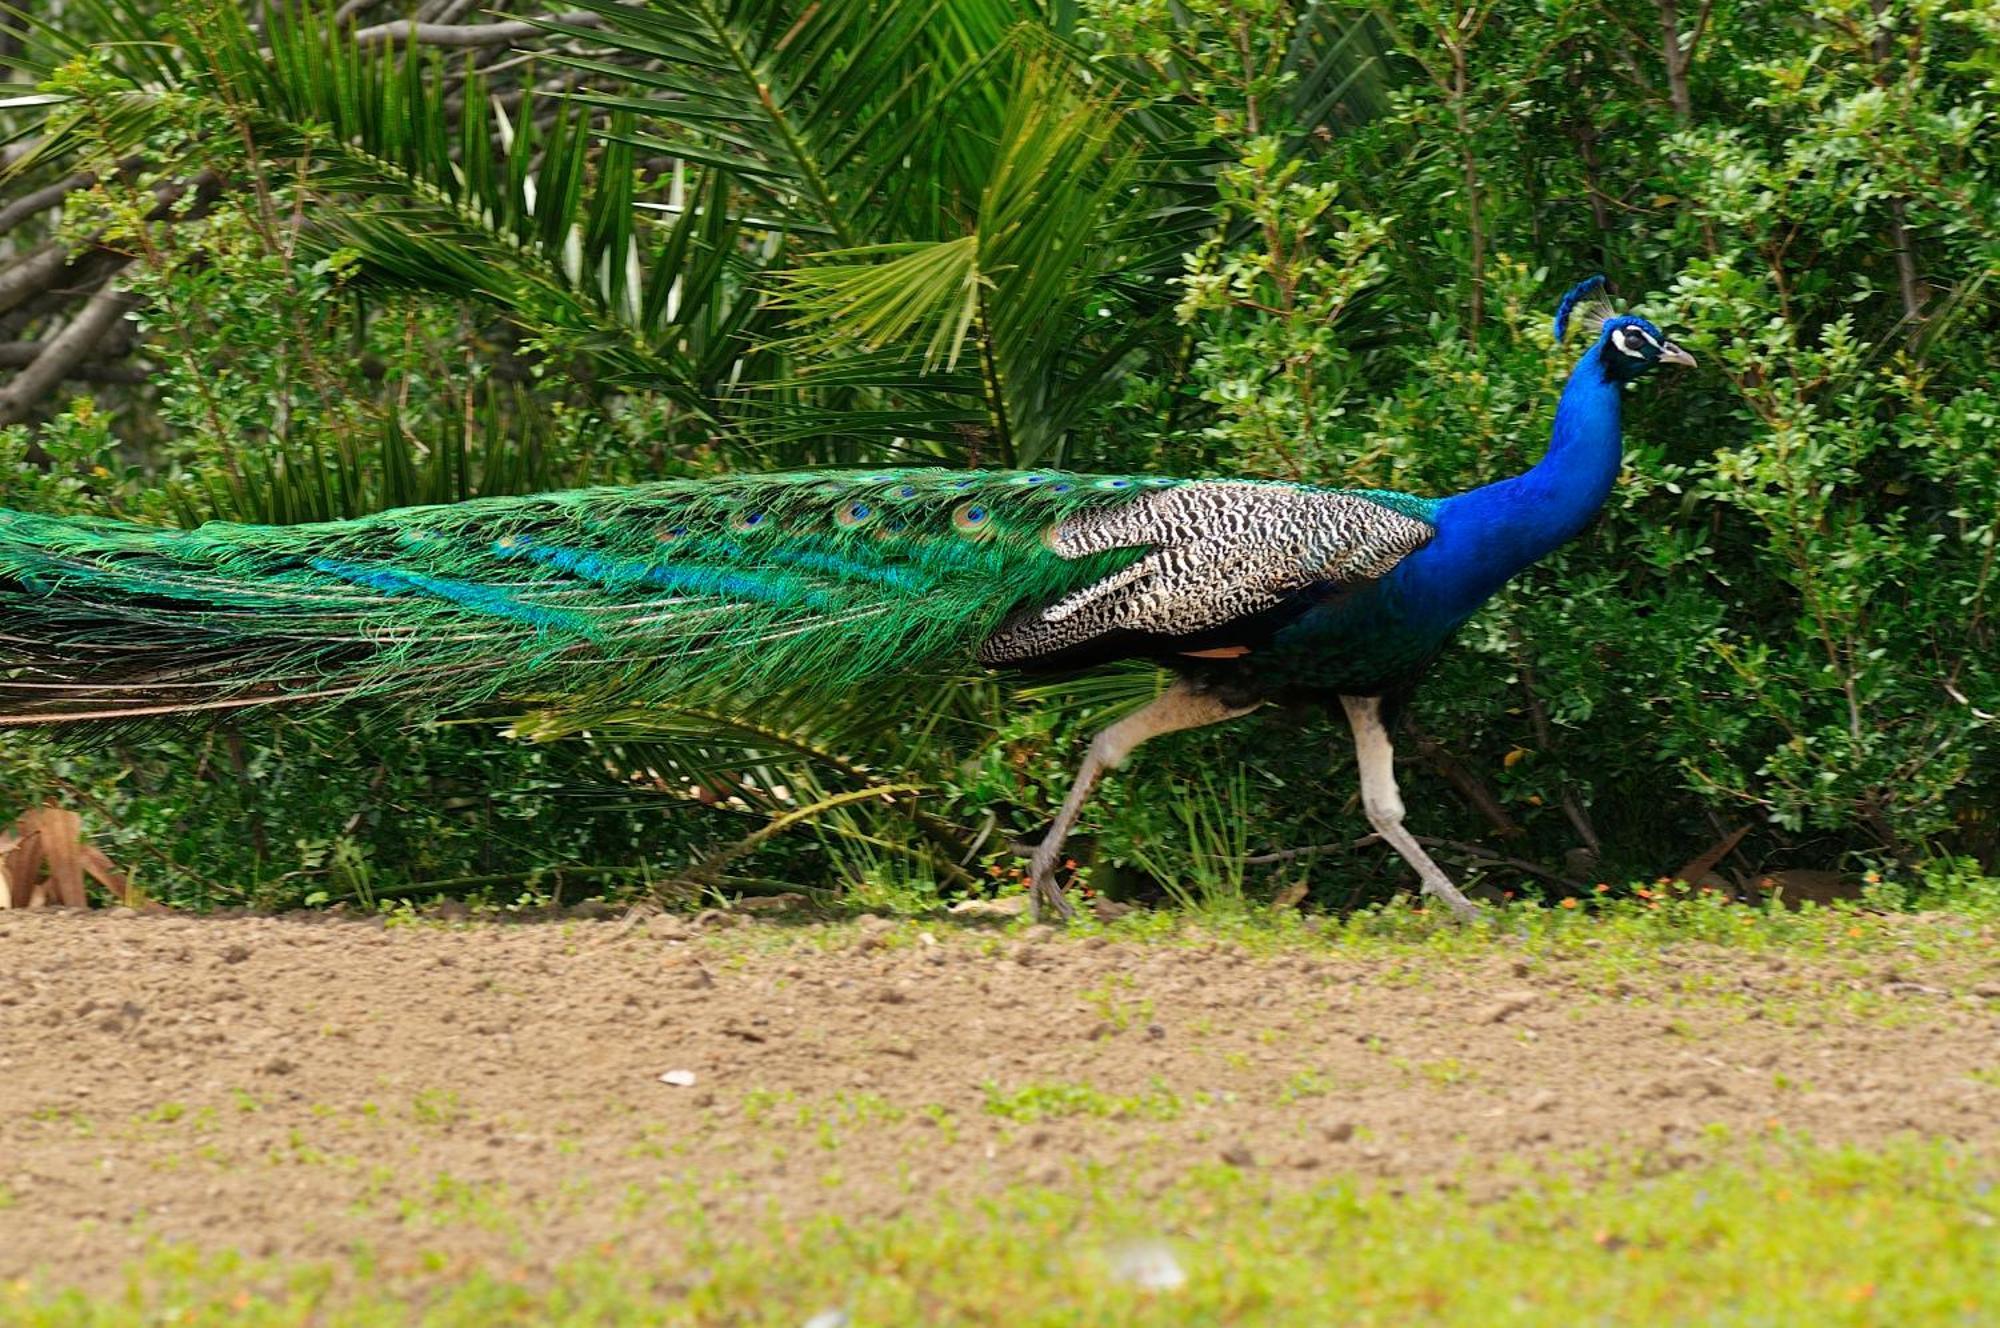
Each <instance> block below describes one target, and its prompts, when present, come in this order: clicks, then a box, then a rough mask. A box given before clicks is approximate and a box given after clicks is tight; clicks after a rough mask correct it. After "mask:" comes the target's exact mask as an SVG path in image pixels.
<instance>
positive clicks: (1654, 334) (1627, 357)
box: [1556, 277, 1694, 383]
mask: <svg viewBox="0 0 2000 1328" xmlns="http://www.w3.org/2000/svg"><path fill="white" fill-rule="evenodd" d="M1572 322H1574V323H1578V324H1580V325H1581V326H1583V327H1584V328H1585V329H1586V330H1588V331H1590V332H1593V333H1595V334H1596V337H1597V344H1596V345H1595V346H1593V347H1592V348H1591V349H1592V350H1593V351H1594V352H1595V358H1596V360H1597V362H1598V364H1599V365H1600V366H1601V367H1602V369H1603V371H1604V376H1605V377H1606V378H1608V379H1610V380H1611V381H1612V382H1614V383H1629V382H1632V381H1633V380H1634V379H1637V378H1639V377H1640V376H1641V375H1643V374H1645V373H1647V372H1648V371H1650V370H1652V369H1655V368H1657V367H1659V366H1660V365H1662V364H1680V365H1686V366H1689V367H1692V366H1693V364H1694V356H1692V355H1690V354H1688V353H1687V352H1686V351H1684V350H1682V349H1681V348H1680V347H1679V346H1676V345H1675V344H1674V343H1673V342H1671V341H1669V340H1667V337H1666V334H1665V333H1663V332H1661V331H1660V329H1659V328H1657V327H1655V326H1653V324H1651V323H1650V322H1648V321H1647V320H1645V319H1643V318H1641V317H1639V315H1637V314H1621V313H1619V312H1618V311H1617V310H1615V309H1613V308H1612V307H1611V300H1610V297H1609V296H1607V295H1606V294H1605V291H1604V278H1603V277H1591V278H1589V279H1588V280H1585V281H1580V282H1578V283H1577V284H1576V285H1574V286H1572V287H1570V289H1569V293H1568V294H1567V295H1564V296H1563V298H1562V304H1561V305H1559V306H1558V307H1557V309H1556V340H1557V341H1561V340H1562V339H1563V334H1564V333H1566V332H1568V331H1569V327H1570V324H1571V323H1572Z"/></svg>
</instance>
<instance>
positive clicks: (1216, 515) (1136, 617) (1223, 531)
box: [979, 480, 1436, 664]
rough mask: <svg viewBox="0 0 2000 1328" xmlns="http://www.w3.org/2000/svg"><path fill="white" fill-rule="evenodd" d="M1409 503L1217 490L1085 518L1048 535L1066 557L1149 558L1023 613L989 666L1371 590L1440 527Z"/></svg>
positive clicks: (1266, 488) (1190, 491)
mask: <svg viewBox="0 0 2000 1328" xmlns="http://www.w3.org/2000/svg"><path fill="white" fill-rule="evenodd" d="M1426 510H1427V505H1426V504H1425V503H1424V502H1423V501H1422V500H1417V499H1409V498H1406V497H1404V496H1402V495H1393V494H1372V493H1366V492H1361V491H1349V490H1335V489H1312V488H1306V487H1303V486H1298V485H1287V484H1267V483H1256V482H1252V481H1243V480H1218V481H1206V482H1198V483H1191V484H1186V485H1182V486H1180V487H1177V488H1173V489H1162V490H1159V491H1156V492H1152V493H1148V494H1146V495H1144V496H1143V497H1142V498H1140V499H1139V500H1137V501H1135V502H1132V503H1129V504H1126V505H1124V506H1122V507H1117V508H1112V509H1110V510H1104V511H1090V512H1080V513H1077V514H1075V515H1073V516H1070V517H1067V518H1065V519H1064V520H1062V521H1061V522H1059V523H1058V524H1057V525H1055V526H1054V527H1053V528H1052V529H1051V530H1050V532H1049V536H1048V543H1049V547H1050V548H1052V549H1053V550H1054V551H1055V552H1056V553H1057V554H1059V555H1060V556H1061V557H1063V558H1067V559H1077V558H1086V557H1090V556H1093V555H1098V554H1103V553H1107V552H1110V551H1113V550H1118V549H1133V548H1145V549H1148V550H1149V552H1147V553H1146V554H1145V555H1144V556H1143V557H1141V558H1139V559H1138V560H1137V561H1135V562H1133V563H1131V564H1130V565H1129V566H1126V567H1124V568H1122V569H1120V570H1118V571H1115V572H1113V573H1111V574H1109V575H1107V576H1104V577H1102V578H1100V579H1098V580H1096V581H1093V582H1091V583H1090V584H1089V585H1086V586H1084V587H1082V588H1081V589H1078V590H1075V591H1072V592H1071V593H1069V594H1067V595H1064V596H1062V597H1061V598H1059V599H1056V600H1054V601H1053V602H1050V603H1048V604H1044V605H1040V606H1038V607H1035V608H1032V609H1028V610H1025V611H1023V612H1021V613H1018V614H1016V615H1015V616H1014V617H1013V618H1011V619H1009V620H1008V621H1007V622H1006V623H1004V624H1003V625H1002V626H1001V627H1000V629H999V630H998V631H996V632H994V633H993V634H992V635H991V636H989V637H988V638H987V639H986V640H985V642H984V643H982V645H981V646H980V650H979V657H980V659H981V661H982V662H984V663H987V664H1021V663H1029V662H1033V661H1038V660H1046V659H1049V658H1051V657H1054V656H1061V655H1067V654H1070V653H1072V652H1076V651H1080V650H1085V649H1087V648H1088V647H1089V646H1090V645H1091V643H1093V642H1096V641H1100V640H1102V639H1104V638H1106V637H1110V636H1114V635H1119V634H1127V633H1133V634H1138V635H1140V636H1142V637H1154V638H1167V639H1172V638H1182V637H1196V636H1200V635H1201V634H1203V633H1206V632H1211V631H1213V630H1215V629H1217V628H1222V627H1225V626H1227V625H1228V624H1230V623H1232V622H1236V621H1239V620H1243V619H1249V618H1254V617H1255V616H1257V615H1259V614H1261V613H1265V612H1268V611H1270V610H1273V609H1276V608H1277V607H1279V606H1280V605H1282V604H1284V603H1285V602H1286V601H1287V600H1288V599H1291V598H1293V597H1295V596H1296V595H1297V594H1298V593H1299V592H1301V591H1305V590H1307V589H1309V588H1313V587H1324V588H1334V587H1339V586H1342V585H1352V584H1358V583H1362V582H1366V581H1372V580H1375V579H1377V578H1379V577H1381V576H1383V575H1384V574H1386V573H1387V572H1388V571H1389V570H1390V569H1391V568H1393V567H1394V566H1395V565H1396V564H1397V563H1398V562H1400V561H1402V559H1403V558H1404V557H1406V556H1407V555H1408V554H1410V553H1411V552H1412V551H1413V550H1415V549H1417V548H1419V547H1421V546H1422V545H1423V544H1424V543H1425V542H1427V541H1428V540H1429V539H1430V538H1431V536H1432V535H1433V534H1435V533H1436V527H1435V526H1433V525H1432V524H1431V523H1430V521H1428V520H1426V519H1425V516H1424V513H1425V511H1426Z"/></svg>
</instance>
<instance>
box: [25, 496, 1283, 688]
mask: <svg viewBox="0 0 2000 1328" xmlns="http://www.w3.org/2000/svg"><path fill="white" fill-rule="evenodd" d="M1185 483H1188V482H1187V481H1181V480H1175V479H1166V478H1157V477H1152V478H1147V477H1129V476H1095V475H1071V474H1062V473H1057V472H1046V471H1038V472H1031V473H1020V472H981V471H958V470H936V469H902V470H882V471H874V472H866V473H860V472H851V471H841V472H799V473H792V474H778V475H759V476H747V477H730V478H723V479H712V480H676V481H665V482H659V483H653V484H643V485H636V486H630V487H624V488H595V489H581V490H575V491H571V492H565V493H553V494H544V495H538V496H534V497H520V498H488V499H477V500H474V501H470V502H464V503H458V504H453V505H450V506H438V507H419V508H406V509H401V510H396V511H390V512H384V513H381V514H379V515H376V516H371V517H365V518H362V519H359V520H352V521H338V522H328V523H322V524H314V525H300V526H282V527H280V526H254V525H238V524H227V523H210V524H208V525H204V526H201V527H199V528H197V529H193V530H168V529H158V528H152V527H146V526H140V525H133V524H129V523H123V522H117V521H108V520H95V519H79V518H71V517H51V516H38V515H33V514H29V513H22V512H7V511H0V694H4V696H0V711H4V713H0V723H9V724H33V723H52V722H62V721H66V720H76V719H104V718H113V719H115V718H125V717H141V716H148V715H174V714H184V713H191V712H198V711H203V710H219V709H231V708H236V707H241V706H249V705H262V704H267V703H272V702H279V701H333V700H343V699H351V698H361V697H368V696H385V695H394V696H398V697H403V698H416V699H428V701H429V702H430V703H431V704H432V705H433V706H434V707H435V708H437V709H455V708H459V707H464V706H472V705H478V704H480V703H482V702H490V701H494V700H496V699H500V698H510V699H522V698H531V697H549V696H558V695H559V696H561V697H564V698H570V699H576V698H581V697H592V698H594V699H596V700H599V701H602V702H603V703H605V704H615V705H635V704H636V705H645V704H660V703H677V704H688V703H694V702H699V701H703V700H706V699H710V698H713V697H715V696H718V695H720V694H724V693H727V694H729V695H731V696H732V697H733V698H734V699H735V701H736V702H737V703H738V704H741V703H742V702H744V701H746V700H754V699H755V698H756V696H758V695H759V694H776V693H778V692H780V691H782V692H784V693H786V694H787V695H797V694H798V693H799V692H800V689H801V688H804V689H806V690H807V691H824V692H825V693H827V694H829V695H832V694H835V693H839V692H842V691H844V690H846V689H850V688H852V687H853V686H854V685H855V684H857V683H860V682H864V681H866V680H868V679H870V678H872V677H876V676H879V675H882V674H885V673H889V672H909V671H917V670H923V669H927V668H941V667H944V666H947V665H957V664H962V663H964V662H966V661H968V660H969V659H970V658H971V656H972V653H973V651H974V650H975V649H976V647H977V645H978V643H979V642H980V641H982V640H983V639H985V638H986V637H987V636H988V635H989V634H991V633H992V632H993V631H994V630H995V629H996V628H997V627H998V626H999V625H1000V624H1001V623H1002V622H1003V620H1005V619H1006V617H1007V615H1008V614H1009V612H1010V611H1012V610H1014V609H1016V608H1017V607H1019V606H1023V605H1033V604H1039V603H1045V602H1049V601H1054V600H1057V599H1059V598H1060V597H1062V596H1065V595H1069V594H1072V593H1074V592H1077V591H1079V590H1081V589H1083V588H1084V587H1087V586H1089V585H1091V584H1092V583H1093V582H1096V581H1098V580H1100V579H1101V578H1104V577H1107V576H1111V575H1113V574H1116V573H1118V572H1119V571H1120V570H1121V569H1124V568H1126V567H1128V566H1129V565H1131V564H1132V563H1133V562H1134V561H1136V560H1137V559H1138V558H1139V557H1140V556H1142V555H1143V554H1144V552H1145V550H1144V549H1141V548H1117V549H1104V550H1100V551H1096V552H1092V553H1089V554H1084V555H1077V554H1075V553H1074V552H1070V551H1063V550H1060V549H1059V548H1058V547H1056V541H1055V540H1054V539H1053V532H1054V530H1055V528H1056V526H1057V525H1058V523H1061V522H1063V521H1065V520H1066V519H1068V518H1070V517H1073V516H1076V515H1078V514H1085V513H1097V512H1114V511H1116V510H1117V509H1119V508H1121V507H1123V506H1125V505H1128V504H1131V503H1134V502H1137V501H1140V500H1141V499H1143V498H1145V497H1146V496H1147V495H1149V494H1157V493H1159V492H1160V491H1161V490H1171V489H1174V488H1176V487H1177V486H1180V485H1183V484H1185ZM1260 487H1263V486H1260ZM1270 487H1272V488H1277V487H1290V486H1270Z"/></svg>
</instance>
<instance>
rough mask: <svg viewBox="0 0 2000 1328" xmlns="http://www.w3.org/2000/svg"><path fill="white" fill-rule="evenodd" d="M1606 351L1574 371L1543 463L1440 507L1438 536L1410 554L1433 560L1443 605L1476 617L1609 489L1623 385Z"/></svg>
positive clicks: (1582, 522)
mask: <svg viewBox="0 0 2000 1328" xmlns="http://www.w3.org/2000/svg"><path fill="white" fill-rule="evenodd" d="M1602 351H1603V343H1602V342H1599V343H1598V344H1597V345H1596V346H1594V347H1592V348H1591V349H1590V351H1589V352H1588V353H1586V354H1585V355H1584V357H1583V359H1582V360H1580V361H1579V362H1578V363H1577V366H1576V370H1575V371H1574V372H1573V373H1571V374H1570V376H1569V384H1568V385H1567V386H1566V387H1564V388H1563V394H1562V399H1561V400H1560V401H1559V402H1557V403H1556V422H1555V428H1554V430H1553V431H1552V432H1551V434H1550V438H1549V450H1548V452H1547V453H1546V454H1544V455H1543V457H1542V459H1541V460H1540V461H1539V462H1537V463H1536V464H1535V465H1534V466H1533V467H1531V468H1530V469H1529V470H1528V471H1527V472H1526V473H1524V474H1520V475H1516V476H1514V477H1512V478H1511V479H1504V480H1500V481H1497V482H1496V483H1493V484H1488V485H1486V486H1484V487H1483V488H1478V489H1473V490H1471V491H1470V492H1467V493H1462V494H1459V495H1457V496H1456V497H1453V498H1448V499H1446V500H1445V501H1444V502H1443V503H1442V504H1441V505H1440V507H1439V510H1438V537H1437V538H1436V539H1435V540H1433V541H1432V542H1431V544H1430V545H1428V546H1426V547H1425V548H1424V549H1423V550H1421V551H1420V553H1419V555H1418V556H1417V557H1413V558H1412V559H1411V560H1410V561H1412V562H1417V561H1419V559H1421V561H1422V562H1423V563H1424V564H1427V566H1425V567H1424V569H1423V579H1424V580H1426V581H1428V582H1430V584H1429V585H1428V586H1427V587H1426V589H1427V590H1428V591H1429V592H1430V595H1431V596H1432V597H1434V599H1435V602H1436V603H1437V604H1438V607H1440V608H1444V609H1448V610H1450V611H1452V612H1454V613H1457V614H1460V615H1469V614H1470V613H1471V612H1472V610H1474V609H1476V608H1477V607H1479V605H1480V604H1481V603H1483V602H1484V601H1485V600H1486V598H1487V597H1488V596H1489V595H1491V594H1492V593H1493V592H1494V591H1496V590H1498V589H1499V588H1500V586H1501V584H1502V583H1503V582H1505V581H1506V580H1507V579H1508V578H1509V577H1511V576H1513V575H1514V574H1515V573H1516V572H1519V571H1520V570H1521V569H1523V568H1525V567H1527V566H1529V565H1530V564H1532V563H1534V562H1536V561H1538V560H1539V559H1541V558H1543V557H1545V556H1546V555H1547V554H1548V553H1549V552H1550V551H1551V550H1553V549H1555V548H1557V547H1558V546H1560V545H1562V544H1565V543H1567V542H1568V541H1569V540H1571V539H1574V538H1575V537H1576V536H1577V535H1578V534H1579V533H1581V532H1582V530H1583V528H1584V527H1585V526H1587V525H1589V524H1590V521H1591V518H1592V517H1594V516H1596V515H1597V512H1598V509H1599V508H1601V507H1603V506H1604V500H1605V499H1606V498H1608V497H1610V495H1611V486H1612V484H1613V483H1614V482H1615V481H1616V480H1617V478H1618V467H1619V465H1620V463H1621V461H1622V459H1623V455H1622V452H1621V450H1620V448H1619V424H1618V409H1619V387H1618V384H1617V383H1615V382H1613V381H1611V379H1610V378H1609V377H1607V376H1606V374H1605V371H1604V362H1603V361H1602V360H1601V359H1600V358H1599V356H1600V355H1601V353H1602ZM1426 555H1427V556H1426ZM1413 570H1415V569H1413Z"/></svg>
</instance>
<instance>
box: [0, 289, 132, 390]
mask: <svg viewBox="0 0 2000 1328" xmlns="http://www.w3.org/2000/svg"><path fill="white" fill-rule="evenodd" d="M119 270H120V271H123V270H124V269H122V268H121V269H119ZM137 303H138V297H136V296H134V295H132V294H131V293H130V292H127V291H124V290H121V289H120V288H119V287H118V284H117V273H113V274H112V280H110V281H107V282H105V283H104V285H103V286H102V287H101V288H100V289H99V290H98V292H97V294H95V295H93V296H91V297H90V299H89V300H87V301H86V302H85V303H84V306H83V308H82V309H80V310H78V311H77V315H76V317H75V318H72V319H71V320H70V321H69V324H68V325H67V326H65V327H64V328H63V330H62V331H60V332H58V333H56V334H55V335H54V336H53V337H50V338H49V339H48V341H46V342H45V343H43V345H42V352H41V354H40V355H38V356H36V357H35V360H34V363H32V364H30V365H29V366H28V367H27V368H25V369H23V370H21V372H20V373H18V374H16V375H14V381H13V382H11V383H9V384H7V386H6V387H4V388H0V427H4V426H6V425H9V424H19V423H20V422H21V421H22V420H24V419H26V418H27V417H28V414H29V412H30V411H32V410H33V409H34V408H35V403H36V402H38V401H40V400H41V399H42V397H43V396H44V395H45V394H46V393H47V392H48V391H49V390H50V389H51V388H53V387H55V385H56V384H57V383H60V382H61V381H62V380H63V379H64V378H66V377H68V376H69V372H70V370H71V369H72V368H74V367H75V366H76V365H78V364H80V363H82V362H83V361H84V360H85V359H87V358H89V356H90V353H91V352H92V351H94V350H96V349H97V343H98V342H100V341H102V340H104V338H105V337H106V336H107V335H108V334H109V333H110V332H111V330H112V329H113V328H115V327H117V326H118V324H119V323H120V322H121V321H123V319H124V317H125V315H126V314H127V313H128V312H129V311H130V310H131V309H132V307H133V306H134V305H135V304H137Z"/></svg>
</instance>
